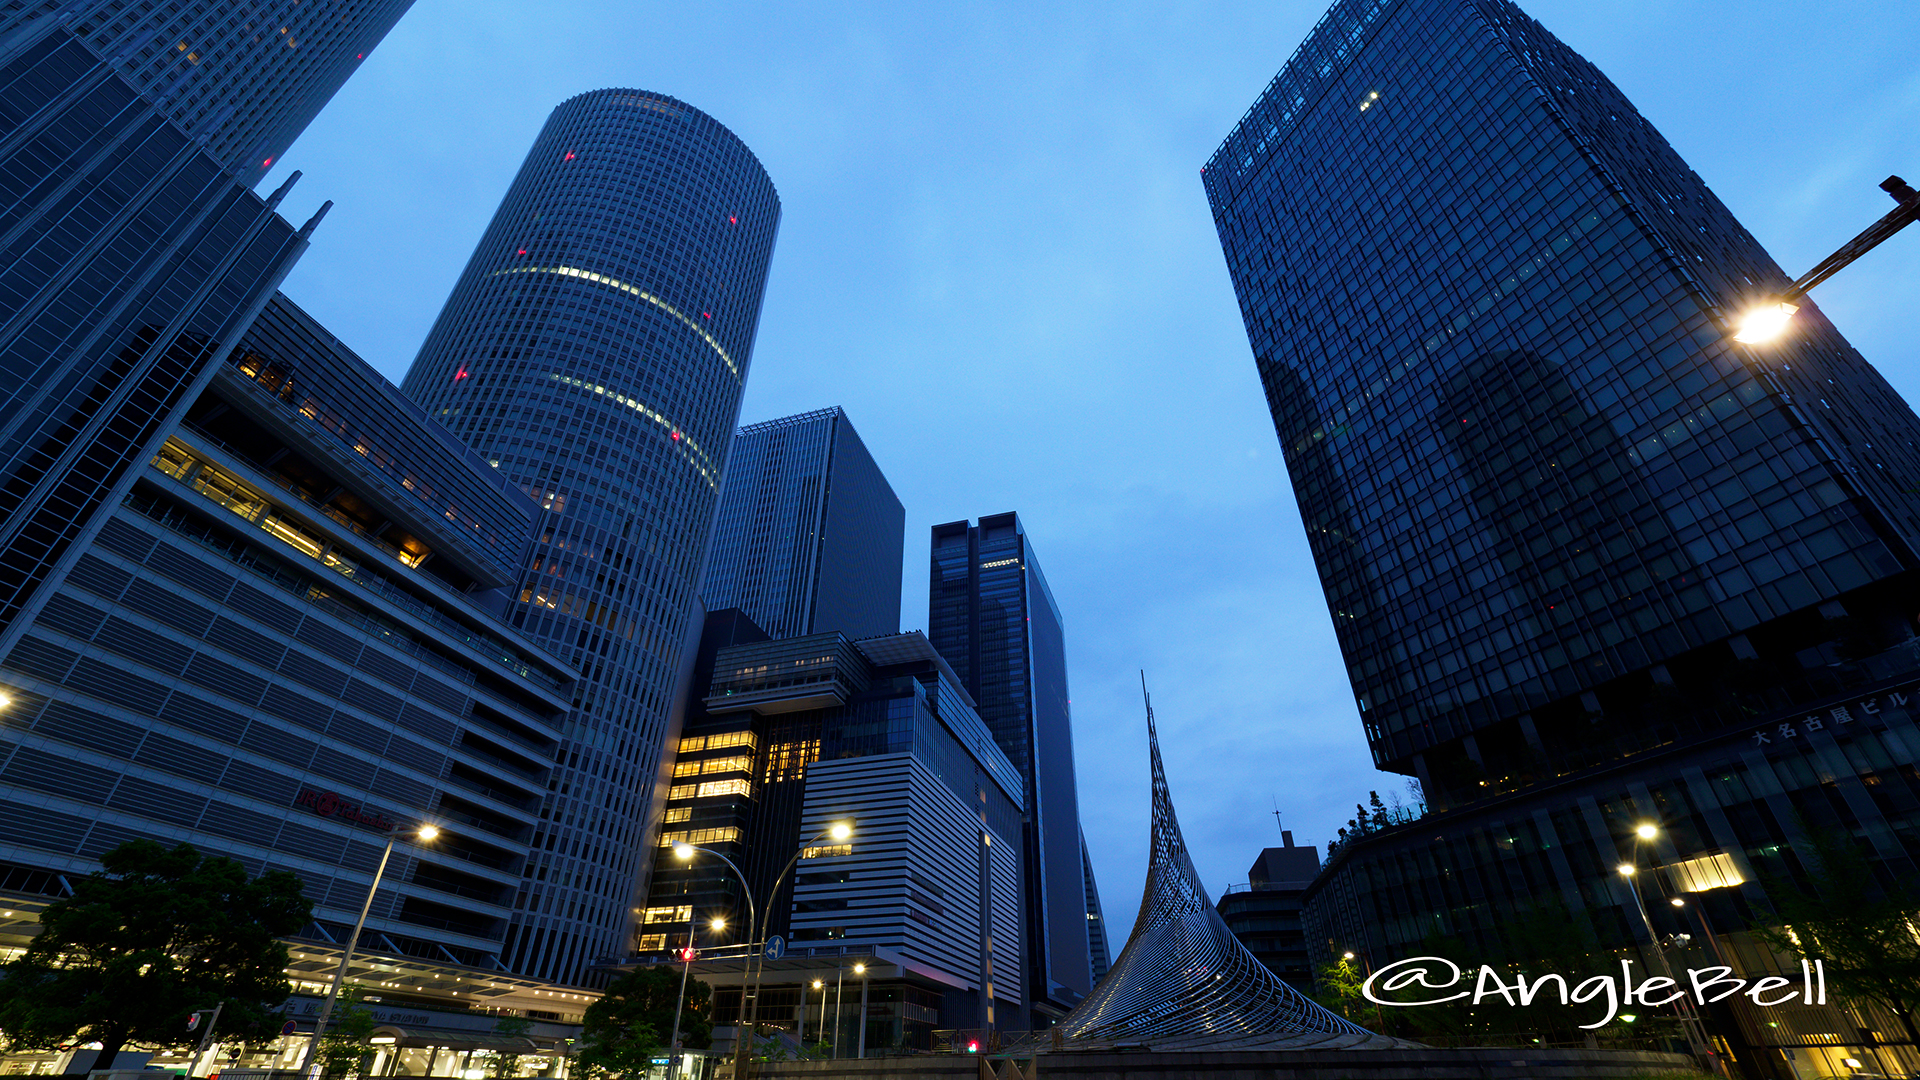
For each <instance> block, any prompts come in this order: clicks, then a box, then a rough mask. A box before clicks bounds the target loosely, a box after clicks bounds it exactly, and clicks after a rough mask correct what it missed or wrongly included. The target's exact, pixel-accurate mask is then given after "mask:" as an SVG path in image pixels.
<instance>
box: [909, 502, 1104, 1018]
mask: <svg viewBox="0 0 1920 1080" xmlns="http://www.w3.org/2000/svg"><path fill="white" fill-rule="evenodd" d="M932 562H933V566H932V583H931V585H930V587H929V592H928V602H929V607H930V610H929V612H928V616H927V622H928V627H929V629H928V635H927V636H928V637H929V639H931V640H932V642H933V646H934V648H936V649H938V650H940V655H941V656H943V657H945V658H946V660H947V662H948V663H949V664H951V665H953V669H954V671H955V672H956V673H957V674H958V675H959V677H960V679H961V681H962V683H963V684H964V685H965V687H966V689H967V692H968V693H970V694H971V695H972V696H973V700H974V701H975V702H976V703H977V704H978V706H979V710H980V718H981V719H982V720H985V721H986V723H987V727H988V728H989V729H990V730H991V731H992V732H993V738H994V741H995V742H996V743H998V744H999V746H1000V749H1001V750H1002V751H1003V752H1005V754H1006V755H1007V758H1008V760H1010V761H1012V762H1013V763H1014V766H1015V767H1016V768H1018V769H1019V770H1020V771H1021V774H1022V776H1023V777H1024V779H1025V781H1026V789H1027V791H1028V792H1029V793H1030V795H1029V797H1028V799H1027V806H1026V819H1027V820H1026V827H1025V832H1024V841H1023V842H1024V845H1025V848H1026V869H1025V877H1024V879H1023V881H1024V885H1023V887H1024V889H1025V892H1026V909H1025V912H1024V918H1025V934H1026V941H1027V957H1026V967H1027V970H1028V972H1029V973H1030V975H1029V980H1028V986H1027V993H1028V999H1027V1000H1028V1005H1029V1008H1030V1009H1032V1010H1033V1011H1034V1015H1033V1017H1032V1023H1033V1025H1034V1026H1035V1027H1036V1028H1039V1027H1045V1026H1047V1024H1048V1023H1050V1022H1051V1020H1055V1019H1058V1018H1059V1017H1061V1016H1064V1015H1065V1014H1066V1012H1067V1011H1068V1010H1070V1009H1071V1008H1072V1007H1073V1005H1074V1004H1076V1003H1077V1002H1078V1001H1079V999H1080V998H1081V997H1084V996H1085V995H1086V993H1087V992H1088V991H1089V990H1090V989H1091V988H1092V986H1093V974H1092V973H1093V968H1094V967H1095V965H1096V963H1097V965H1098V966H1099V967H1101V968H1103V969H1104V968H1105V967H1106V965H1107V958H1106V955H1105V945H1106V942H1105V934H1104V926H1100V927H1095V926H1094V925H1093V924H1095V923H1098V922H1099V921H1100V920H1099V914H1100V912H1099V900H1098V891H1097V890H1092V889H1089V888H1088V883H1089V882H1091V881H1092V880H1093V865H1092V863H1091V862H1090V861H1089V860H1088V859H1087V857H1086V845H1085V843H1084V841H1083V839H1082V837H1081V835H1080V801H1079V793H1078V790H1077V781H1076V779H1075V774H1074V765H1073V723H1072V714H1071V702H1070V701H1069V697H1068V692H1067V652H1066V630H1065V625H1064V623H1063V622H1062V620H1061V618H1060V609H1059V607H1058V606H1057V605H1056V604H1055V603H1054V600H1053V592H1052V590H1050V589H1048V588H1047V580H1046V577H1045V575H1043V574H1042V573H1041V572H1040V564H1039V562H1038V561H1037V560H1036V559H1035V557H1034V554H1033V550H1032V545H1031V544H1030V543H1029V541H1028V540H1027V536H1026V532H1025V530H1024V529H1023V528H1022V527H1021V525H1020V519H1019V517H1018V515H1015V514H996V515H992V516H989V517H983V518H981V519H980V524H979V525H977V526H974V525H969V524H968V523H967V522H965V521H956V522H952V523H950V524H946V525H936V526H934V527H933V558H932ZM1096 929H1097V930H1099V931H1101V932H1100V934H1099V939H1100V940H1099V946H1100V948H1101V951H1102V955H1101V956H1100V957H1099V959H1098V960H1097V961H1096V960H1095V959H1094V957H1093V952H1094V947H1095V938H1094V937H1093V931H1094V930H1096Z"/></svg>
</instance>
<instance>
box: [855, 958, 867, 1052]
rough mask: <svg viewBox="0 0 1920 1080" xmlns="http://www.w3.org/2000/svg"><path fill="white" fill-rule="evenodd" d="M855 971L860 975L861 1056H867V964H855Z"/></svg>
mask: <svg viewBox="0 0 1920 1080" xmlns="http://www.w3.org/2000/svg"><path fill="white" fill-rule="evenodd" d="M853 973H854V974H855V975H858V976H860V1020H859V1024H860V1049H859V1052H858V1053H859V1056H860V1057H861V1058H865V1057H866V1056H867V965H865V964H855V965H853Z"/></svg>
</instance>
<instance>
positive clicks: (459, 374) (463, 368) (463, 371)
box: [453, 364, 467, 382]
mask: <svg viewBox="0 0 1920 1080" xmlns="http://www.w3.org/2000/svg"><path fill="white" fill-rule="evenodd" d="M466 377H467V365H465V364H461V365H460V370H459V371H456V372H454V373H453V381H454V382H459V381H460V380H461V379H464V378H466Z"/></svg>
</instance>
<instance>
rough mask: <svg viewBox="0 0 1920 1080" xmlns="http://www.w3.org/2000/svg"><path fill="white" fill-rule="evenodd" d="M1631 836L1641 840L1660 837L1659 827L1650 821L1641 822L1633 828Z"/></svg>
mask: <svg viewBox="0 0 1920 1080" xmlns="http://www.w3.org/2000/svg"><path fill="white" fill-rule="evenodd" d="M1633 835H1635V836H1637V837H1639V838H1640V839H1642V840H1651V839H1653V838H1654V837H1656V836H1659V835H1660V826H1658V825H1655V824H1654V823H1653V822H1651V821H1643V822H1641V823H1640V824H1639V825H1638V826H1636V827H1635V828H1634V830H1633Z"/></svg>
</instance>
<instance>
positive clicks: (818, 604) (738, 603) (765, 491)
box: [701, 406, 907, 639]
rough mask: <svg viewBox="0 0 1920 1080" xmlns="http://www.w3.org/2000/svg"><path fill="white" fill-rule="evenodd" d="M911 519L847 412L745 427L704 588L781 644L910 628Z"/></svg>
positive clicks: (710, 599)
mask: <svg viewBox="0 0 1920 1080" xmlns="http://www.w3.org/2000/svg"><path fill="white" fill-rule="evenodd" d="M906 524H907V512H906V509H905V508H904V507H902V506H901V505H900V499H899V498H898V497H897V496H895V495H894V493H893V487H892V486H891V485H889V484H888V483H887V478H886V477H885V476H884V475H882V474H881V472H880V467H879V466H878V465H876V464H874V461H873V455H871V454H869V453H867V447H866V444H865V443H862V442H861V441H860V435H859V433H858V432H856V431H854V430H853V423H852V421H850V420H848V419H847V414H846V413H844V412H842V411H841V410H840V409H839V407H837V406H836V407H834V408H830V409H821V410H818V411H817V412H810V413H801V414H799V415H797V416H787V417H782V418H781V419H778V420H768V421H765V422H763V423H759V424H749V425H747V426H746V427H743V428H741V429H740V431H739V432H738V433H737V434H736V435H735V436H734V439H733V456H732V458H731V460H730V461H729V463H728V465H727V483H726V486H725V488H724V489H723V490H722V491H721V493H720V510H719V519H718V521H717V522H716V524H715V525H714V530H713V549H712V551H711V552H710V553H709V555H708V557H707V578H706V582H705V584H704V585H703V586H702V588H701V595H702V597H703V598H704V600H705V602H706V605H707V608H708V609H709V610H712V611H720V610H722V609H725V608H738V609H740V610H742V611H744V612H746V613H747V615H748V616H749V617H751V618H752V619H753V620H754V623H755V624H756V625H759V626H761V627H763V628H764V629H765V630H766V632H767V633H768V634H769V635H771V636H773V637H776V638H789V637H801V636H804V635H807V634H823V633H827V632H828V631H833V630H838V631H839V632H841V633H843V634H845V635H847V636H848V637H849V638H856V639H857V638H863V637H876V636H878V635H880V634H892V633H897V632H898V631H899V629H900V567H901V560H902V558H903V554H902V551H903V548H904V546H905V544H906Z"/></svg>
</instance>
